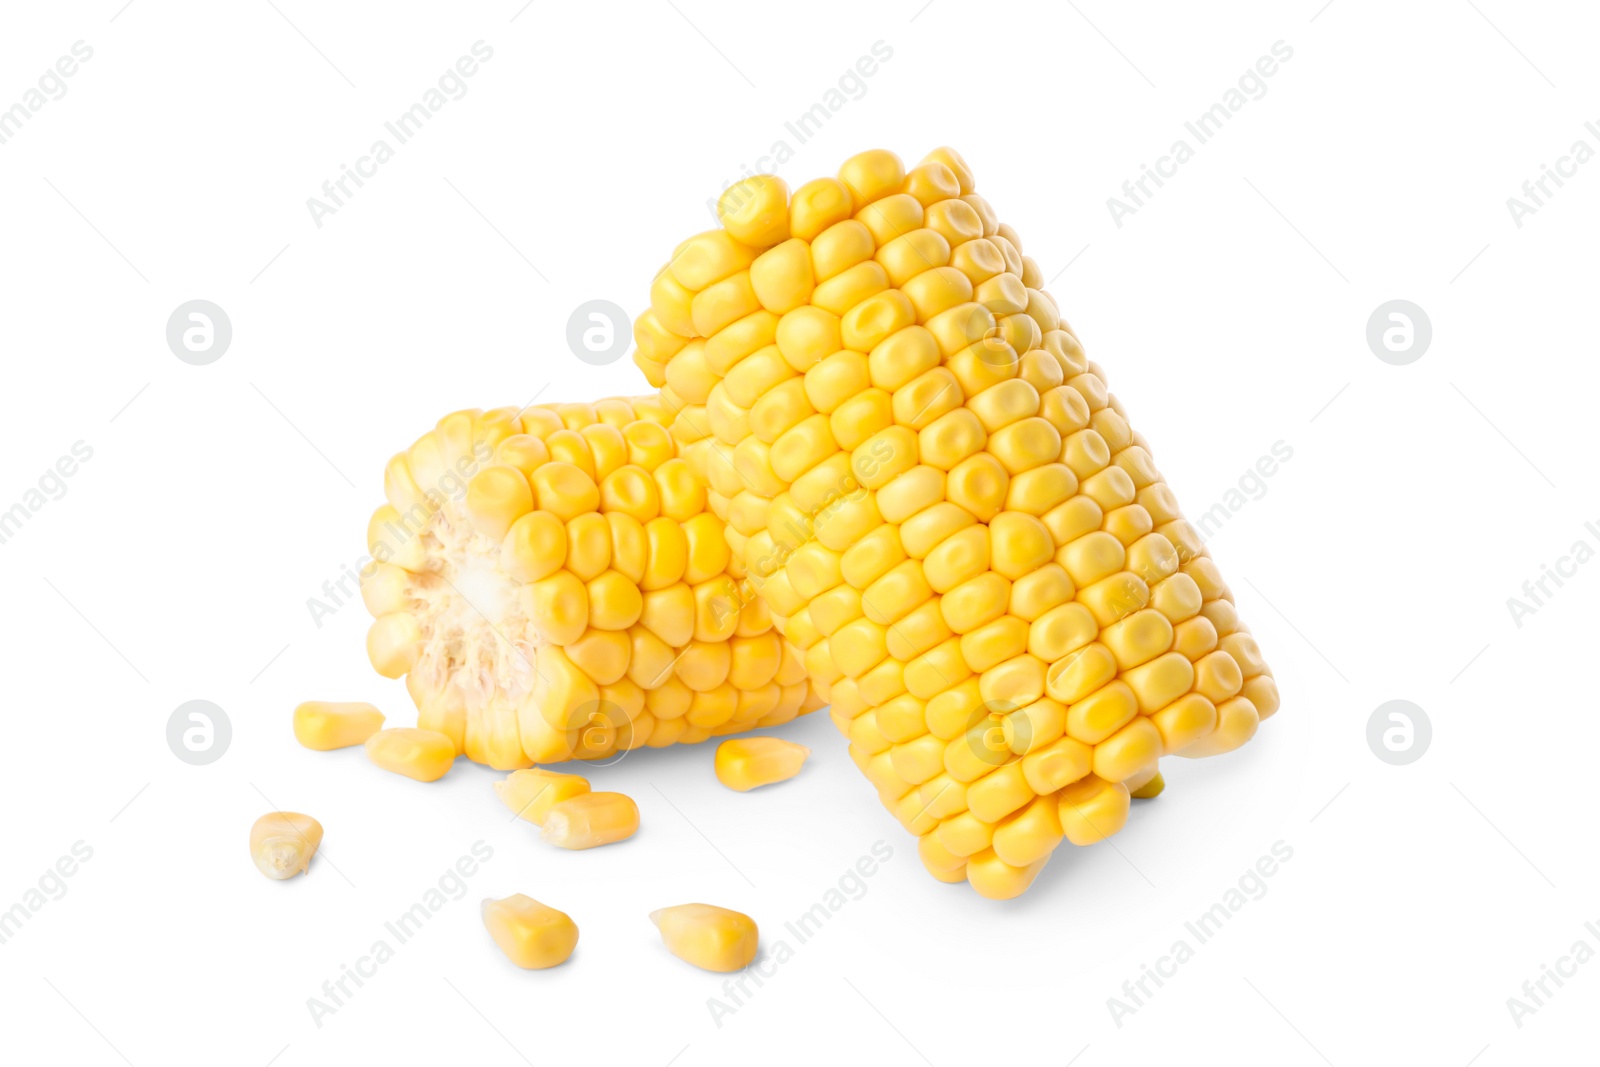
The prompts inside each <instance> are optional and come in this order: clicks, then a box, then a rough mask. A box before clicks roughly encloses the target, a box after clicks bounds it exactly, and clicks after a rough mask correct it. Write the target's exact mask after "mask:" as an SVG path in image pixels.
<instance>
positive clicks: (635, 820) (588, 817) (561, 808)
mask: <svg viewBox="0 0 1600 1067" xmlns="http://www.w3.org/2000/svg"><path fill="white" fill-rule="evenodd" d="M638 829H639V806H638V805H637V804H635V803H634V802H633V798H632V797H630V796H627V795H626V794H623V793H579V794H577V795H576V796H570V797H568V798H567V799H565V800H561V801H557V802H556V803H555V804H552V805H551V806H550V810H549V811H547V812H545V816H544V832H543V833H542V834H540V835H539V836H540V838H541V839H542V840H544V841H546V842H548V843H549V844H552V845H556V846H558V847H560V848H570V849H584V848H595V847H597V846H599V845H609V844H612V843H614V842H617V841H625V840H627V839H628V838H630V837H632V836H633V835H634V833H635V832H637V831H638Z"/></svg>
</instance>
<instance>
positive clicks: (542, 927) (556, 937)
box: [482, 893, 578, 971]
mask: <svg viewBox="0 0 1600 1067" xmlns="http://www.w3.org/2000/svg"><path fill="white" fill-rule="evenodd" d="M482 912H483V925H484V928H485V929H487V930H488V931H489V936H490V937H492V938H494V943H495V944H496V945H499V946H500V951H501V952H504V953H505V954H506V959H508V960H510V961H511V962H512V963H515V964H516V965H517V966H518V967H521V968H523V969H524V970H530V971H536V970H543V969H544V968H546V967H555V966H557V965H559V964H562V963H565V962H567V959H568V958H569V957H571V955H572V950H573V949H574V948H576V947H577V946H578V924H577V923H575V922H573V921H572V918H571V917H570V916H569V915H567V913H566V912H563V911H557V910H556V909H555V908H552V907H550V906H549V905H548V904H541V903H539V902H538V901H537V900H534V899H533V898H532V897H530V896H526V895H524V894H522V893H516V894H513V895H512V896H509V897H505V898H504V899H502V900H495V899H493V898H492V897H491V898H486V899H485V900H484V902H483V907H482Z"/></svg>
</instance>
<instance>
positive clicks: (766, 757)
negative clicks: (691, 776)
mask: <svg viewBox="0 0 1600 1067" xmlns="http://www.w3.org/2000/svg"><path fill="white" fill-rule="evenodd" d="M810 755H811V750H810V749H809V748H807V747H806V746H805V745H800V744H796V743H795V742H793V741H785V740H784V739H783V738H781V737H736V738H734V739H733V740H732V741H724V742H722V744H720V745H718V746H717V755H716V759H715V761H714V762H715V764H716V772H717V781H719V782H721V783H722V784H723V785H725V786H727V787H728V788H729V789H736V790H738V791H739V792H741V793H746V792H749V791H750V790H752V789H755V788H756V787H757V786H763V785H771V784H772V783H773V782H783V781H787V780H789V779H790V778H793V777H794V776H795V775H797V774H799V773H800V768H801V767H802V766H804V765H805V762H806V757H807V756H810Z"/></svg>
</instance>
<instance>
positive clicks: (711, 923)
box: [650, 904, 761, 971]
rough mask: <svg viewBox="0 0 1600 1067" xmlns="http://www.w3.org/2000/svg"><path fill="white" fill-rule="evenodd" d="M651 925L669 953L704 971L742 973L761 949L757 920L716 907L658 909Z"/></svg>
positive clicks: (690, 905) (695, 906) (654, 913)
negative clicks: (658, 931)
mask: <svg viewBox="0 0 1600 1067" xmlns="http://www.w3.org/2000/svg"><path fill="white" fill-rule="evenodd" d="M650 921H651V922H653V923H655V924H656V928H657V929H658V930H660V931H661V941H662V943H663V944H664V945H666V946H667V951H668V952H671V953H672V954H673V955H674V956H676V957H678V958H679V959H680V960H683V961H685V962H687V963H692V964H694V965H695V966H696V967H699V968H700V969H701V970H706V971H738V970H742V969H744V968H745V967H746V966H748V965H749V964H750V961H751V960H753V959H755V958H756V952H757V950H758V949H759V948H760V947H761V935H760V932H759V931H758V930H757V929H756V921H755V920H754V919H752V918H750V916H748V915H745V914H743V913H741V912H737V911H732V910H730V909H728V908H719V907H717V906H716V905H714V904H678V905H676V906H674V907H670V908H657V909H656V910H655V911H652V912H651V913H650Z"/></svg>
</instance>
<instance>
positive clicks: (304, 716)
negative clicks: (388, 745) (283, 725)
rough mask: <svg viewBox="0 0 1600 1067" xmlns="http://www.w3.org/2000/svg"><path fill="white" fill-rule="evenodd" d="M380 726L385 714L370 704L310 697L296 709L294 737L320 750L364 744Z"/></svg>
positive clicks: (327, 750) (306, 745) (307, 745)
mask: <svg viewBox="0 0 1600 1067" xmlns="http://www.w3.org/2000/svg"><path fill="white" fill-rule="evenodd" d="M381 729H383V713H382V712H380V711H379V710H378V709H377V708H375V707H373V706H372V705H371V704H336V703H331V702H328V701H323V700H308V701H306V702H305V703H304V704H301V705H300V706H299V707H297V708H295V709H294V736H295V740H297V741H299V742H300V743H301V744H302V745H304V746H305V747H307V748H311V749H316V750H317V751H318V752H329V751H332V750H333V749H336V748H349V747H350V746H351V745H359V744H363V743H365V742H366V740H367V738H369V737H371V736H372V735H373V734H375V733H377V732H378V731H379V730H381Z"/></svg>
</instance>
